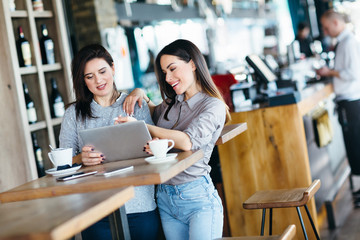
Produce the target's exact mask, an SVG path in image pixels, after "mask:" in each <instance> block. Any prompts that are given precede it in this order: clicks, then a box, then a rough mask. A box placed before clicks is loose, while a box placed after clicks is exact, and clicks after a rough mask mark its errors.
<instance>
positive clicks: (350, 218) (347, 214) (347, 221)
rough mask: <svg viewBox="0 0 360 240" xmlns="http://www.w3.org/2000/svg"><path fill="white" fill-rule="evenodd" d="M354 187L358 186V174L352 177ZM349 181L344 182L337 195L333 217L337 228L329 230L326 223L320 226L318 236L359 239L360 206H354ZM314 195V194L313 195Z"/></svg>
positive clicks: (335, 238) (359, 179)
mask: <svg viewBox="0 0 360 240" xmlns="http://www.w3.org/2000/svg"><path fill="white" fill-rule="evenodd" d="M353 182H354V189H356V190H357V189H359V188H360V176H357V177H353ZM349 186H350V185H349V182H347V183H346V186H344V187H343V188H342V190H341V192H340V193H339V196H338V197H337V200H336V201H337V203H338V204H337V206H339V208H338V209H337V211H336V214H335V219H336V225H337V228H336V229H335V230H332V231H330V230H329V229H328V227H327V224H326V225H324V226H320V236H321V239H324V240H359V239H360V208H354V207H353V202H352V195H351V192H350V187H349ZM315 197H316V196H315Z"/></svg>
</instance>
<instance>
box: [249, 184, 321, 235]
mask: <svg viewBox="0 0 360 240" xmlns="http://www.w3.org/2000/svg"><path fill="white" fill-rule="evenodd" d="M319 188H320V180H319V179H316V180H314V181H313V182H312V184H311V185H310V186H309V187H308V188H293V189H279V190H262V191H257V192H256V193H254V194H253V195H252V196H251V197H250V198H249V199H247V200H246V201H245V202H244V203H243V207H244V209H263V215H262V222H261V233H260V235H264V225H265V215H266V209H270V218H269V220H270V223H269V235H271V233H272V210H273V208H289V207H295V208H296V211H297V213H298V216H299V220H300V223H301V227H302V230H303V233H304V237H305V239H306V240H307V239H308V237H307V233H306V230H305V226H304V223H303V219H302V216H301V213H300V207H302V206H303V207H304V208H305V210H306V213H307V215H308V217H309V220H310V223H311V226H312V228H313V230H314V233H315V235H316V239H320V237H319V234H318V233H317V231H316V228H315V225H314V222H313V220H312V218H311V215H310V212H309V209H308V207H307V206H306V204H307V203H308V202H309V201H310V199H311V198H312V197H313V196H314V195H315V193H316V192H317V191H318V190H319Z"/></svg>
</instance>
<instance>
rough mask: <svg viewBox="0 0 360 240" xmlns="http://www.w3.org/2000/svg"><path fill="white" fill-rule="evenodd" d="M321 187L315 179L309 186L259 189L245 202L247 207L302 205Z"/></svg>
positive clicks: (244, 204)
mask: <svg viewBox="0 0 360 240" xmlns="http://www.w3.org/2000/svg"><path fill="white" fill-rule="evenodd" d="M319 188H320V180H318V179H317V180H315V181H314V182H313V183H312V184H311V185H310V186H309V187H308V188H294V189H280V190H264V191H257V192H256V193H254V194H253V195H252V196H251V197H250V198H249V199H247V200H246V201H245V202H244V203H243V207H244V208H245V209H263V208H287V207H301V206H304V205H305V204H307V203H308V202H309V200H310V199H311V198H312V197H313V196H314V194H315V193H316V192H317V191H318V190H319Z"/></svg>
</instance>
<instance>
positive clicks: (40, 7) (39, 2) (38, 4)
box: [32, 0, 44, 11]
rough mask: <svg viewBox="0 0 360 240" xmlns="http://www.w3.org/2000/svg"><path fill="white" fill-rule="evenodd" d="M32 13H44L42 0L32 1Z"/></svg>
mask: <svg viewBox="0 0 360 240" xmlns="http://www.w3.org/2000/svg"><path fill="white" fill-rule="evenodd" d="M32 5H33V9H34V11H44V4H43V1H42V0H32Z"/></svg>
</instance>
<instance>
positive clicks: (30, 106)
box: [23, 83, 37, 124]
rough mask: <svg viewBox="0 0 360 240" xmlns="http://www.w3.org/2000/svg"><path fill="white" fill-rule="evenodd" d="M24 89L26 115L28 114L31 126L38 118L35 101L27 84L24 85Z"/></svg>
mask: <svg viewBox="0 0 360 240" xmlns="http://www.w3.org/2000/svg"><path fill="white" fill-rule="evenodd" d="M23 87H24V95H25V103H26V113H27V117H28V121H29V123H30V124H32V123H36V121H37V116H36V109H35V104H34V101H33V100H32V99H31V97H30V94H29V89H28V87H27V85H26V83H23Z"/></svg>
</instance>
